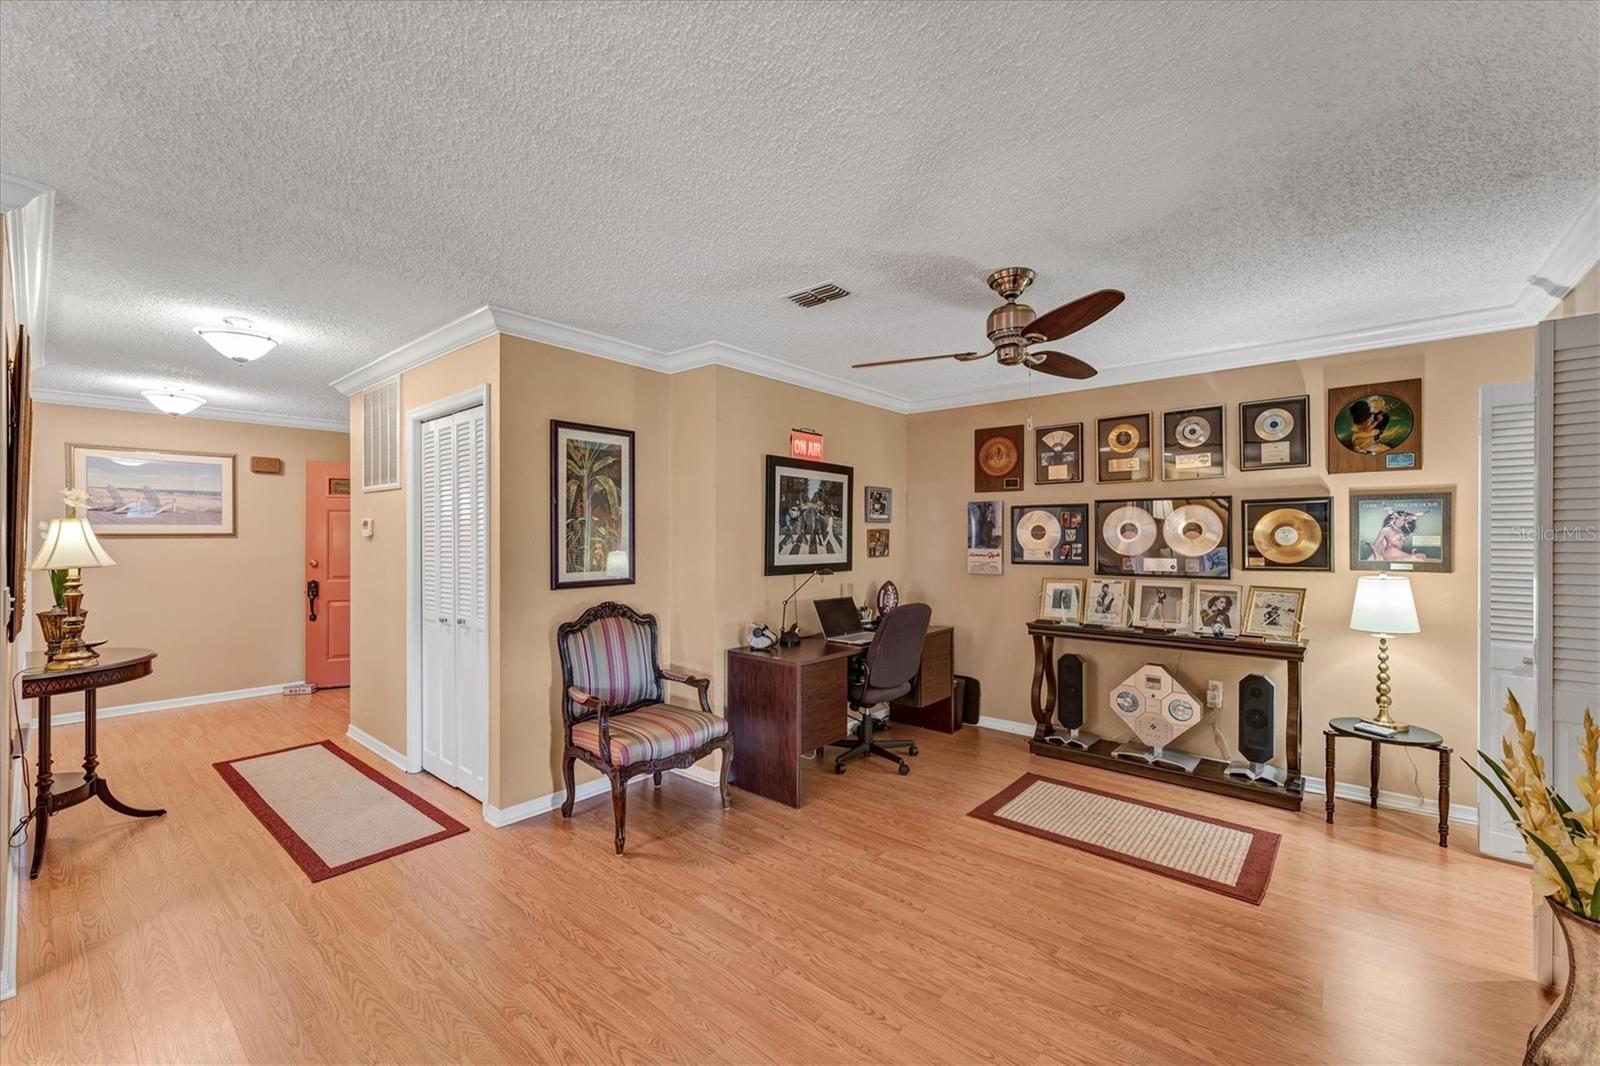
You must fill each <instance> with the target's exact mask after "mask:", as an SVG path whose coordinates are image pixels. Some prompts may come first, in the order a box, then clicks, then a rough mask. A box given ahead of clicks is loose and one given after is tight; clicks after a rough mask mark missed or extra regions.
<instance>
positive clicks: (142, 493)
mask: <svg viewBox="0 0 1600 1066" xmlns="http://www.w3.org/2000/svg"><path fill="white" fill-rule="evenodd" d="M233 460H234V457H233V456H232V455H221V454H214V453H211V452H163V451H144V450H140V449H136V448H118V447H106V446H101V445H94V444H69V445H67V487H68V488H72V489H81V490H83V491H84V492H86V493H88V496H89V502H88V503H87V504H85V505H84V507H83V508H82V509H81V512H80V513H82V514H83V515H85V516H86V517H87V518H88V519H89V525H90V527H91V528H93V529H94V532H95V536H97V537H139V536H144V537H231V536H233V535H234V534H235V533H236V532H237V530H236V528H235V525H234V511H233V495H234V471H233Z"/></svg>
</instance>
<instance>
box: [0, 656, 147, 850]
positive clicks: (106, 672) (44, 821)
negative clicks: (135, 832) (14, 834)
mask: <svg viewBox="0 0 1600 1066" xmlns="http://www.w3.org/2000/svg"><path fill="white" fill-rule="evenodd" d="M97 650H98V651H99V654H100V661H99V662H97V663H95V664H94V665H93V666H80V667H78V668H76V669H74V670H46V669H45V668H44V663H45V657H44V655H43V654H42V653H40V652H33V653H31V654H29V656H28V665H27V667H26V668H25V669H24V670H23V671H22V698H23V699H25V700H38V701H39V772H38V775H37V777H38V780H37V782H36V784H37V786H38V796H37V798H36V799H35V801H34V802H35V811H34V817H35V818H36V819H37V821H36V823H35V825H34V833H33V865H32V866H31V867H29V869H28V879H29V880H32V879H34V878H36V877H38V876H39V867H40V866H41V865H43V863H44V842H45V837H46V836H47V835H48V833H49V830H50V816H51V815H52V814H54V813H55V812H57V811H62V810H66V809H67V808H68V807H75V806H77V805H78V804H80V803H82V802H83V801H84V800H87V799H89V798H90V797H91V796H93V797H96V798H98V799H99V800H100V802H101V803H104V804H105V805H106V806H107V807H110V808H111V809H112V810H114V811H116V812H117V813H118V814H126V815H128V816H129V817H132V818H156V817H159V816H160V815H163V814H166V813H167V812H166V809H165V808H159V807H157V808H149V809H147V808H144V807H130V806H128V805H127V804H126V803H123V802H122V801H121V800H119V799H117V797H116V796H114V795H112V794H111V786H110V785H108V784H106V779H105V778H103V777H101V776H100V756H99V753H98V752H97V751H96V749H95V703H96V700H95V695H96V692H97V690H99V689H102V688H105V687H106V686H108V685H120V684H122V683H123V682H124V681H133V680H135V679H137V678H141V677H145V676H148V675H149V674H150V672H151V671H152V669H153V667H152V666H151V665H150V664H151V663H152V662H154V661H155V657H156V653H155V652H153V651H151V650H149V649H148V648H100V649H97ZM69 692H81V693H83V773H82V774H81V775H80V774H76V773H74V774H69V775H65V776H63V777H62V778H61V779H60V780H57V779H56V777H55V775H54V774H53V773H52V772H51V768H50V697H52V696H60V695H64V694H66V693H69Z"/></svg>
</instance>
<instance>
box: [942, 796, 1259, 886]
mask: <svg viewBox="0 0 1600 1066" xmlns="http://www.w3.org/2000/svg"><path fill="white" fill-rule="evenodd" d="M971 816H972V817H974V818H982V819H983V820H984V821H987V822H994V823H995V824H996V825H1003V826H1005V827H1006V828H1008V829H1015V830H1017V831H1018V832H1021V833H1027V834H1029V835H1031V836H1036V837H1039V838H1041V839H1043V840H1049V841H1052V842H1054V843H1057V844H1065V845H1067V846H1068V847H1071V848H1077V849H1078V850H1079V851H1087V852H1089V853H1091V854H1093V855H1100V856H1103V857H1105V858H1108V859H1114V860H1116V861H1117V862H1120V863H1125V864H1127V865H1129V866H1137V867H1138V868H1140V869H1141V870H1149V871H1151V872H1153V873H1158V874H1161V875H1163V876H1165V877H1170V878H1173V879H1174V880H1177V881H1183V882H1186V883H1188V884H1191V885H1195V886H1197V887H1199V888H1204V889H1208V890H1210V891H1212V892H1220V893H1221V894H1222V895H1224V896H1232V897H1233V898H1234V899H1242V900H1244V901H1245V902H1247V903H1255V904H1259V903H1260V902H1261V900H1262V897H1264V896H1265V895H1266V894H1267V882H1268V881H1269V880H1271V878H1272V864H1273V862H1274V861H1275V860H1276V859H1277V857H1278V841H1279V840H1280V838H1279V836H1278V834H1276V833H1269V832H1267V831H1266V830H1265V829H1254V828H1251V827H1250V826H1247V825H1235V824H1234V823H1232V822H1223V821H1219V820H1217V819H1215V818H1205V817H1202V816H1201V815H1198V814H1188V813H1186V812H1184V811H1179V810H1174V809H1173V808H1171V807H1162V806H1160V805H1158V804H1155V803H1145V802H1143V801H1141V800H1133V799H1127V798H1125V797H1123V796H1115V795H1112V794H1111V793H1109V792H1099V791H1097V790H1095V789H1092V788H1085V787H1084V786H1082V785H1069V784H1067V783H1066V782H1064V781H1056V780H1053V779H1051V778H1048V777H1040V776H1039V775H1038V774H1024V775H1022V776H1021V777H1020V778H1018V779H1017V780H1016V781H1015V782H1013V783H1012V784H1011V785H1009V786H1007V788H1006V789H1005V791H1003V792H1001V793H1000V794H999V795H998V796H995V797H994V798H993V799H991V800H989V801H987V802H986V803H984V804H982V805H981V806H979V807H978V808H977V809H976V810H974V811H972V812H971Z"/></svg>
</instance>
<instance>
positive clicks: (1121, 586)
mask: <svg viewBox="0 0 1600 1066" xmlns="http://www.w3.org/2000/svg"><path fill="white" fill-rule="evenodd" d="M1083 621H1084V623H1085V624H1086V625H1092V626H1112V627H1115V628H1118V629H1120V628H1122V627H1123V626H1125V625H1127V624H1128V579H1127V578H1125V577H1091V578H1090V579H1089V582H1088V586H1087V588H1086V589H1085V590H1084V600H1083Z"/></svg>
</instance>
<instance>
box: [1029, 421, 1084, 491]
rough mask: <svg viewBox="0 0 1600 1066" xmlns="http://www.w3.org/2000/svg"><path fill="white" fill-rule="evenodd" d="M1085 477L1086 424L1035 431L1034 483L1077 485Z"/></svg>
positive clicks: (1067, 423)
mask: <svg viewBox="0 0 1600 1066" xmlns="http://www.w3.org/2000/svg"><path fill="white" fill-rule="evenodd" d="M1082 480H1083V423H1082V422H1066V423H1063V424H1061V425H1058V426H1039V427H1038V428H1037V429H1035V430H1034V431H1033V483H1034V484H1035V485H1073V484H1076V483H1078V482H1080V481H1082Z"/></svg>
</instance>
